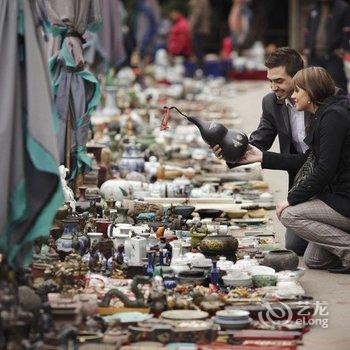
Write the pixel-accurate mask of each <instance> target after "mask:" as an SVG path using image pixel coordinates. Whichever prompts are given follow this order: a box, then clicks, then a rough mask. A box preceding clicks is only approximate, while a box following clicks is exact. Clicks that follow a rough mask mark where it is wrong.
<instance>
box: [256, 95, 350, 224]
mask: <svg viewBox="0 0 350 350" xmlns="http://www.w3.org/2000/svg"><path fill="white" fill-rule="evenodd" d="M342 102H343V101H341V100H340V99H339V97H336V96H332V97H330V98H329V99H327V101H326V103H325V104H324V105H322V106H320V107H319V108H318V110H317V111H316V114H315V117H314V120H313V121H312V126H311V129H310V132H309V134H308V135H307V137H306V138H305V140H304V141H305V143H307V145H308V146H309V149H310V150H312V152H313V153H314V155H315V158H316V167H315V169H314V171H313V173H312V174H311V175H309V177H308V178H307V179H306V180H305V181H303V182H302V183H301V184H299V185H298V186H297V187H296V188H295V189H293V191H291V192H290V193H289V195H288V202H289V203H290V204H291V205H296V204H299V203H303V202H306V201H307V200H309V199H310V198H312V197H316V198H319V199H321V200H322V201H323V202H325V203H326V204H327V205H329V206H330V207H331V208H333V209H334V210H336V211H337V212H338V213H340V214H342V215H344V216H347V217H350V109H349V105H348V106H347V108H345V107H344V104H343V103H342ZM308 152H309V151H308ZM308 152H306V153H305V154H299V155H292V154H290V155H288V154H279V153H273V152H264V153H263V162H262V164H261V165H262V167H263V168H267V169H280V170H288V171H294V172H297V171H298V170H299V169H300V167H301V166H302V165H303V163H304V162H305V160H306V158H307V155H308Z"/></svg>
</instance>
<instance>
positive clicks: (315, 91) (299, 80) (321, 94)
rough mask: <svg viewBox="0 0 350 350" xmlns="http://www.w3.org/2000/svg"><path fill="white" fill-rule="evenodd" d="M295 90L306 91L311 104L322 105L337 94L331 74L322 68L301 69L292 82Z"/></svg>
mask: <svg viewBox="0 0 350 350" xmlns="http://www.w3.org/2000/svg"><path fill="white" fill-rule="evenodd" d="M292 84H293V88H294V90H296V89H297V88H300V89H303V90H305V91H306V92H307V93H308V95H309V96H310V100H311V102H313V103H315V104H316V105H321V104H323V103H324V100H325V99H326V98H328V97H330V96H333V95H334V93H335V85H334V81H333V79H332V78H331V76H330V74H329V73H328V72H327V71H326V70H325V69H324V68H322V67H309V68H304V69H301V70H300V71H299V72H297V73H296V74H295V76H294V77H293V80H292Z"/></svg>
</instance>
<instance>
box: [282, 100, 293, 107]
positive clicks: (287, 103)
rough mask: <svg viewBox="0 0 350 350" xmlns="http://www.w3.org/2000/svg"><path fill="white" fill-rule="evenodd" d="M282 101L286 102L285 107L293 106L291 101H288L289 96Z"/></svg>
mask: <svg viewBox="0 0 350 350" xmlns="http://www.w3.org/2000/svg"><path fill="white" fill-rule="evenodd" d="M284 103H285V104H286V106H287V107H291V108H295V107H294V106H293V104H292V102H290V100H289V98H286V99H285V100H284Z"/></svg>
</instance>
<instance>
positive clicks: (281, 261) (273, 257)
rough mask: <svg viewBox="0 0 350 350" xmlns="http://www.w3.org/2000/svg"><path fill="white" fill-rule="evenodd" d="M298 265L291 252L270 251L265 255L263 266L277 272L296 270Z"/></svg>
mask: <svg viewBox="0 0 350 350" xmlns="http://www.w3.org/2000/svg"><path fill="white" fill-rule="evenodd" d="M298 264H299V258H298V256H297V255H296V254H295V253H294V252H293V251H291V250H272V251H271V252H269V253H267V254H266V255H265V257H264V260H263V265H265V266H269V267H272V268H273V269H275V270H276V272H278V271H283V270H292V271H293V270H296V269H297V267H298Z"/></svg>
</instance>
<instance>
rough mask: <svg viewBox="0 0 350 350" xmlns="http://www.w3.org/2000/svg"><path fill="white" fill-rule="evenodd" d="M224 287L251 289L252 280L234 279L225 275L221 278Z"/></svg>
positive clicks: (245, 278)
mask: <svg viewBox="0 0 350 350" xmlns="http://www.w3.org/2000/svg"><path fill="white" fill-rule="evenodd" d="M222 280H223V281H224V285H225V286H228V287H251V286H252V279H251V277H247V276H245V277H242V278H235V277H234V276H230V275H226V276H222Z"/></svg>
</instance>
